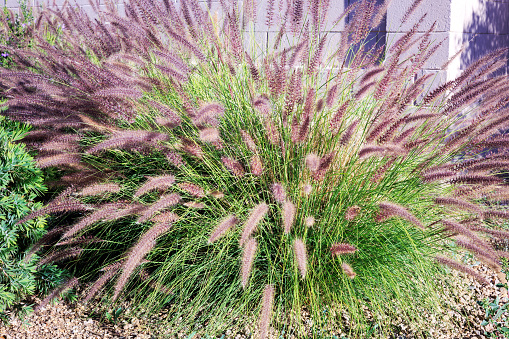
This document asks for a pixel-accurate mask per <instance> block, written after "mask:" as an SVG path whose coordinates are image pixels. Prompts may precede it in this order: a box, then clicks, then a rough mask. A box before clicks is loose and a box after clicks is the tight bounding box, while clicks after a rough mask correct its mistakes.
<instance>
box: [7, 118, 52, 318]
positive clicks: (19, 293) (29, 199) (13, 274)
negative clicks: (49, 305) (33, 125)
mask: <svg viewBox="0 0 509 339" xmlns="http://www.w3.org/2000/svg"><path fill="white" fill-rule="evenodd" d="M28 130H29V128H28V125H26V124H22V123H19V122H12V121H9V120H8V119H5V118H4V117H0V272H1V274H0V316H1V317H2V319H3V320H7V315H6V313H5V312H6V310H8V309H12V310H15V311H18V312H20V315H24V314H25V313H26V312H28V311H29V310H30V309H31V307H30V306H29V305H28V304H27V303H24V299H25V298H26V297H27V296H31V295H32V294H34V293H35V291H36V288H37V281H36V265H37V257H36V256H33V257H32V258H29V257H28V256H27V251H26V250H27V249H28V247H29V245H30V244H31V243H33V242H34V240H36V239H38V238H40V237H41V235H42V234H43V233H44V226H45V223H46V222H45V219H44V218H42V217H39V218H35V219H32V220H27V221H26V222H24V223H21V224H18V223H17V221H18V220H19V219H20V218H22V217H24V216H25V215H27V214H29V213H30V212H32V211H33V210H36V209H38V208H41V207H42V203H40V202H35V201H34V200H35V199H36V197H37V196H38V195H40V194H41V193H42V192H44V191H45V190H46V187H45V186H44V185H43V175H42V171H41V170H40V169H39V168H38V167H37V165H36V162H35V160H34V159H33V158H32V157H31V156H30V155H29V154H28V152H27V150H26V149H25V146H24V145H23V144H19V143H15V142H16V141H19V140H20V139H21V138H22V137H23V136H24V135H25V134H26V133H27V132H28Z"/></svg>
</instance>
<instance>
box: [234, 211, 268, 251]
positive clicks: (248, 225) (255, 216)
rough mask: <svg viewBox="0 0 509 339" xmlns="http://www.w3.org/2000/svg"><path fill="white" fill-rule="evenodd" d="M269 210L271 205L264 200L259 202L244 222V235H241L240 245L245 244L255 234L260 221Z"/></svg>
mask: <svg viewBox="0 0 509 339" xmlns="http://www.w3.org/2000/svg"><path fill="white" fill-rule="evenodd" d="M268 211H269V206H268V205H267V204H266V203H264V202H262V203H260V204H258V205H257V206H256V207H255V208H254V209H253V210H252V211H251V214H249V218H248V219H247V221H246V222H245V224H244V227H243V231H242V235H241V237H240V240H239V243H240V245H241V246H242V245H244V243H245V242H246V240H247V239H248V238H249V237H250V236H251V234H253V232H254V231H255V229H256V226H257V225H258V223H259V222H260V221H261V220H262V219H263V218H264V217H265V214H267V212H268Z"/></svg>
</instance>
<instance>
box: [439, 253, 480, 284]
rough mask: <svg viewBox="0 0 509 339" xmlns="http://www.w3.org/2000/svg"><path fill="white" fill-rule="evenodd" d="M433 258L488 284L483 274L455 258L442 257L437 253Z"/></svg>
mask: <svg viewBox="0 0 509 339" xmlns="http://www.w3.org/2000/svg"><path fill="white" fill-rule="evenodd" d="M435 260H436V261H437V262H439V263H441V264H442V265H446V266H449V267H450V268H452V269H455V270H457V271H460V272H463V273H466V274H468V275H470V276H472V277H474V278H475V279H476V280H477V281H479V282H480V283H482V284H484V285H489V282H488V280H486V278H485V277H484V276H482V275H481V274H479V273H478V272H477V271H475V270H473V269H471V268H470V267H468V266H465V265H463V264H462V263H460V262H458V261H456V260H452V259H450V258H447V257H444V256H442V255H437V256H436V257H435Z"/></svg>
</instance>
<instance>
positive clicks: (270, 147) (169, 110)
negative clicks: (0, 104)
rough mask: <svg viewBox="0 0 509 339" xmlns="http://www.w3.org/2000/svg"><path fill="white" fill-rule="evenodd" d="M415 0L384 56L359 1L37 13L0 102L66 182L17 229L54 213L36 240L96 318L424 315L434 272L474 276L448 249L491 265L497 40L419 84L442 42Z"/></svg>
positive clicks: (298, 320)
mask: <svg viewBox="0 0 509 339" xmlns="http://www.w3.org/2000/svg"><path fill="white" fill-rule="evenodd" d="M419 2H420V1H416V2H415V3H414V5H413V6H411V7H410V8H409V9H408V11H407V13H406V14H405V16H404V20H405V21H406V20H411V21H412V22H415V24H414V25H413V27H412V29H411V30H410V31H408V32H407V33H405V34H404V35H402V37H401V38H400V39H398V40H397V41H394V42H393V43H391V44H390V46H385V45H383V44H380V43H379V42H378V41H373V40H372V39H371V37H372V35H370V34H369V32H370V31H371V30H372V29H374V28H376V27H377V26H379V24H380V22H381V21H382V20H383V18H384V15H385V11H386V8H387V3H383V4H381V5H377V4H375V2H372V1H367V0H363V1H359V2H356V3H355V4H353V5H351V6H350V7H348V8H347V9H346V12H345V14H343V15H342V16H339V17H337V18H333V19H332V21H331V22H328V23H326V18H329V17H330V15H328V13H329V11H330V10H331V8H332V6H334V5H335V4H334V3H333V2H329V1H314V0H312V1H310V2H308V1H303V0H295V1H287V2H285V1H280V2H276V1H274V0H271V1H268V2H260V3H257V2H256V1H245V2H244V7H242V6H240V5H239V4H238V3H237V2H229V1H227V0H224V1H221V2H220V3H211V2H208V4H204V3H201V2H197V1H195V0H183V1H181V2H180V7H179V8H177V7H176V5H175V4H174V2H173V1H167V0H165V1H147V0H131V1H130V2H129V3H126V5H125V13H119V12H118V11H117V8H116V7H115V6H114V5H113V4H112V3H110V2H109V1H106V3H107V4H108V5H107V6H106V7H107V8H106V9H104V10H101V11H97V13H98V19H97V20H92V19H91V18H89V17H88V16H87V15H86V14H85V13H84V12H82V11H81V10H79V9H75V8H73V7H70V6H63V7H61V8H58V9H48V10H45V11H43V12H42V13H40V14H39V15H38V17H37V18H36V22H35V24H34V28H33V29H34V30H33V32H34V41H35V44H34V47H33V48H30V49H29V48H14V47H9V46H2V48H3V49H5V50H8V51H9V55H11V57H12V58H13V60H14V63H15V65H18V66H17V69H10V70H1V71H0V80H1V88H2V91H3V95H4V96H5V97H6V98H7V99H8V101H7V103H6V105H7V106H8V107H7V109H6V110H5V111H4V112H3V113H2V114H4V115H6V116H8V117H10V118H12V119H17V120H22V121H25V122H29V123H30V124H32V125H33V126H34V130H33V131H32V132H31V133H30V134H29V135H28V136H26V137H25V138H24V139H23V141H24V142H25V143H26V144H27V145H29V146H30V147H31V148H32V149H34V150H36V151H37V152H38V163H39V165H40V167H48V169H46V171H47V173H51V174H52V179H53V180H52V181H51V182H48V184H49V185H51V187H53V189H54V190H55V191H59V190H62V189H64V191H63V193H62V194H61V195H59V197H58V198H57V199H55V200H54V201H51V202H49V203H48V205H47V206H46V207H43V209H42V210H39V211H36V212H34V213H33V214H31V215H29V216H25V217H24V218H23V219H22V220H20V221H19V223H24V222H26V221H27V220H29V219H30V218H35V217H37V216H41V215H44V214H47V213H51V214H57V215H59V216H58V217H57V216H55V217H54V218H53V219H52V220H53V225H54V226H53V227H55V228H54V231H53V232H52V233H51V234H53V236H52V237H46V238H45V239H44V241H46V242H45V243H44V244H42V243H39V244H37V247H36V248H35V249H34V251H39V252H38V253H39V255H40V256H41V260H42V262H44V263H49V262H52V260H53V258H54V259H58V260H59V263H60V265H62V267H66V268H67V269H68V270H69V271H70V272H71V273H72V274H73V276H74V277H75V279H78V280H79V283H80V284H82V285H84V286H88V288H86V290H85V292H84V294H83V298H84V299H85V300H86V301H90V302H92V300H95V301H94V303H95V305H97V306H96V307H97V308H98V309H107V308H108V307H110V306H111V305H120V304H121V303H123V302H129V303H130V304H131V305H132V306H131V307H132V309H133V310H135V311H139V312H145V314H157V312H158V311H159V310H161V309H162V308H165V309H167V311H168V316H167V317H166V318H165V319H162V320H161V323H162V324H164V326H166V327H167V328H169V329H171V331H173V333H177V332H178V331H180V330H182V329H185V330H187V331H189V332H190V331H191V330H193V329H196V330H197V331H199V332H203V333H206V334H210V335H218V336H220V335H221V334H222V333H224V332H225V331H226V330H227V329H230V330H231V331H233V332H234V333H235V332H239V331H246V330H245V326H248V331H250V333H251V334H253V333H254V336H259V337H261V338H266V337H267V336H268V335H269V333H271V332H272V331H276V333H280V334H281V333H286V334H288V333H294V334H295V335H297V336H298V337H304V336H305V335H312V336H313V337H315V336H318V334H320V335H322V334H323V335H327V334H329V333H330V334H333V333H336V332H334V329H333V327H334V328H336V329H338V328H340V329H341V330H342V331H343V332H346V333H348V334H349V335H350V336H352V337H355V336H359V337H363V336H364V335H365V334H366V333H367V331H369V329H371V330H373V329H374V328H376V331H377V332H380V333H381V334H387V333H389V332H390V330H391V328H390V323H391V319H393V318H394V317H396V316H399V317H402V319H403V321H405V322H408V323H413V322H414V323H415V322H419V321H420V320H421V321H422V319H421V315H422V312H424V311H426V312H439V310H440V307H441V295H442V293H446V292H447V290H446V289H444V288H442V287H441V285H440V284H437V281H444V280H445V279H446V277H447V274H448V273H447V272H450V271H449V268H452V269H456V270H459V271H460V272H463V273H466V274H470V275H471V276H473V277H474V278H477V279H478V280H479V281H481V282H483V283H484V282H485V279H484V278H483V277H481V276H479V275H478V274H476V273H475V271H474V270H472V269H471V268H469V267H468V266H466V265H465V264H464V263H461V262H459V261H457V260H456V259H455V254H456V253H458V252H461V251H468V252H470V253H472V254H473V255H474V256H475V257H476V258H477V259H478V260H480V261H481V262H483V263H485V264H486V265H488V266H489V267H490V268H491V269H492V270H493V271H494V272H496V273H499V274H500V272H501V257H503V256H507V254H505V253H502V252H499V251H497V250H496V249H495V248H494V247H493V245H492V240H493V239H504V238H507V237H508V235H509V231H506V230H504V229H502V228H500V227H499V226H498V225H500V222H501V221H503V220H504V219H507V218H509V211H507V210H506V208H505V205H504V203H503V202H504V201H505V200H506V199H507V193H508V192H509V191H508V190H507V188H506V186H505V184H504V176H503V172H504V168H506V166H507V164H508V163H509V161H508V160H509V155H507V154H508V153H507V150H506V148H507V145H508V141H509V138H508V137H507V136H505V135H504V134H501V133H500V132H499V131H500V130H501V129H503V128H506V126H507V125H509V109H508V107H507V104H508V101H509V94H508V93H509V91H508V89H509V81H508V77H507V76H505V75H500V72H498V70H499V69H500V68H501V67H503V66H504V65H505V63H506V60H505V55H506V53H507V50H505V49H502V50H496V51H493V52H491V53H489V54H487V55H486V56H484V57H482V58H481V59H479V60H478V61H476V62H474V63H472V64H471V65H470V66H469V67H468V68H466V69H465V70H464V71H463V72H462V73H461V75H459V77H458V78H456V79H454V80H452V81H449V82H446V83H444V84H440V85H438V86H434V87H432V83H433V81H432V80H433V75H431V74H427V73H423V72H420V71H421V69H422V68H423V66H424V64H425V63H426V61H427V60H429V58H430V57H431V56H433V54H434V53H435V52H436V51H437V49H438V48H439V47H440V46H441V44H442V43H443V42H442V41H434V40H433V34H432V33H433V29H434V25H432V26H431V27H424V29H425V31H426V32H425V33H424V34H417V32H418V30H419V29H422V28H423V27H422V25H423V24H422V21H423V20H422V19H423V17H421V18H419V17H417V16H416V14H415V8H416V7H417V5H418V4H419ZM262 4H264V6H263V10H262V6H261V5H262ZM93 5H94V7H97V6H96V4H95V3H93ZM214 6H215V7H214ZM96 9H97V10H98V8H96ZM218 12H220V13H222V15H218V14H217V13H218ZM276 13H282V14H281V15H277V14H276ZM345 18H349V20H348V22H346V23H345V22H344V20H345ZM254 22H257V23H264V24H265V25H266V26H267V27H268V28H269V30H270V31H272V30H274V31H275V37H274V38H273V39H271V40H269V41H268V42H264V44H265V43H266V46H262V43H261V42H260V41H258V40H256V39H254V38H253V37H254V36H255V35H256V32H255V26H254ZM343 26H344V29H343V28H342V27H343ZM325 27H327V30H326V29H325ZM340 27H341V28H342V29H341V30H342V33H341V34H339V35H334V34H332V33H330V32H329V30H335V31H337V30H339V28H340ZM334 36H335V37H339V40H338V41H335V40H332V38H333V37H334ZM336 40H337V39H336ZM331 41H332V42H331ZM447 64H448V63H446V64H444V65H443V68H444V69H445V68H447ZM50 167H51V168H50ZM55 168H56V169H57V170H56V171H55ZM50 170H51V171H50ZM62 213H64V215H63V216H62ZM84 239H88V240H90V241H88V240H87V241H84ZM59 252H60V253H61V254H60V255H59V254H58V253H59ZM76 284H77V280H69V281H68V283H67V285H64V286H62V287H61V288H67V287H71V286H75V285H76ZM86 284H88V285H86ZM325 310H329V311H330V312H329V311H327V316H324V312H325ZM332 310H334V312H333V311H332ZM366 310H367V311H366ZM303 312H306V313H308V314H309V316H310V317H311V319H312V325H309V322H307V321H305V319H304V317H303ZM368 313H369V316H368ZM345 315H346V316H345ZM345 319H348V321H346V320H345ZM306 324H307V325H306ZM198 325H203V327H198ZM375 325H376V326H375ZM309 326H311V327H309ZM331 326H332V327H331ZM311 332H312V333H311ZM425 332H426V328H422V333H420V334H421V335H424V334H425ZM306 333H307V334H306Z"/></svg>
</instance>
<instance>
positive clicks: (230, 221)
mask: <svg viewBox="0 0 509 339" xmlns="http://www.w3.org/2000/svg"><path fill="white" fill-rule="evenodd" d="M237 223H238V219H237V217H236V216H235V215H233V214H231V215H229V216H227V217H226V218H224V219H223V220H222V221H221V222H220V223H219V225H217V227H216V228H215V229H214V231H212V233H211V234H210V237H209V240H208V243H209V244H211V243H213V242H214V241H216V240H217V239H219V238H220V237H222V236H223V235H224V234H225V233H226V231H228V230H229V229H230V228H232V227H233V226H235V225H236V224H237Z"/></svg>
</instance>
